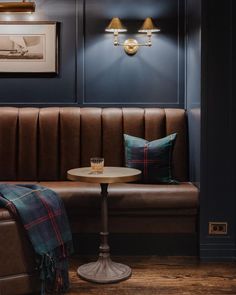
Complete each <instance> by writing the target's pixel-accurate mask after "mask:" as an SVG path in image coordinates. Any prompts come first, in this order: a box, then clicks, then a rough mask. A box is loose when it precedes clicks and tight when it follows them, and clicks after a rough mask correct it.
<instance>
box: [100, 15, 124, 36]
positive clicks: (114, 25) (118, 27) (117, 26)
mask: <svg viewBox="0 0 236 295" xmlns="http://www.w3.org/2000/svg"><path fill="white" fill-rule="evenodd" d="M105 31H106V32H109V33H114V32H118V33H122V32H127V29H126V28H125V27H124V26H123V24H122V22H121V20H120V19H119V18H118V17H113V19H112V20H111V22H110V24H109V25H108V27H107V28H106V29H105Z"/></svg>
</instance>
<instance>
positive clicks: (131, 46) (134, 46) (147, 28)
mask: <svg viewBox="0 0 236 295" xmlns="http://www.w3.org/2000/svg"><path fill="white" fill-rule="evenodd" d="M105 31H106V32H109V33H113V34H114V46H123V47H124V50H125V52H126V53H127V54H128V55H134V54H136V53H137V51H138V49H139V47H141V46H148V47H151V46H152V33H156V32H160V29H159V28H158V27H156V26H155V25H154V23H153V21H152V19H151V18H150V17H148V18H146V19H145V21H144V23H143V25H142V27H141V28H140V29H139V31H138V32H139V33H146V34H147V42H145V43H138V41H137V40H136V39H127V40H125V42H124V43H120V42H119V33H124V32H127V29H126V28H125V27H124V26H123V24H122V22H121V20H120V19H119V18H118V17H114V18H113V19H112V20H111V22H110V24H109V25H108V27H107V28H106V30H105Z"/></svg>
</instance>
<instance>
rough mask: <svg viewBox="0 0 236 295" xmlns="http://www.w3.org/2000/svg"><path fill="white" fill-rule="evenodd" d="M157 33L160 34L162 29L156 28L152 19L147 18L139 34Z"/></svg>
mask: <svg viewBox="0 0 236 295" xmlns="http://www.w3.org/2000/svg"><path fill="white" fill-rule="evenodd" d="M149 32H151V33H155V32H160V29H159V28H158V27H156V26H155V25H154V23H153V21H152V19H151V18H150V17H147V18H146V19H145V21H144V23H143V25H142V27H141V28H140V30H139V33H149Z"/></svg>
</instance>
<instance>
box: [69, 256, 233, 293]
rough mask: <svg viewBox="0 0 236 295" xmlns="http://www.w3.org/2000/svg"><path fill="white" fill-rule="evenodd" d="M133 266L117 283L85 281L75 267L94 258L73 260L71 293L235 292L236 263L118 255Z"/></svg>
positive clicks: (118, 259) (119, 259) (71, 266)
mask: <svg viewBox="0 0 236 295" xmlns="http://www.w3.org/2000/svg"><path fill="white" fill-rule="evenodd" d="M113 260H115V261H117V262H121V263H126V264H128V265H129V266H131V267H132V270H133V275H132V277H131V278H130V279H129V280H127V281H125V282H121V283H118V284H110V285H98V284H92V283H88V282H85V281H82V280H81V279H80V278H78V276H77V274H76V270H77V267H78V265H81V264H83V263H85V262H86V263H87V262H90V261H91V258H90V259H89V258H88V257H84V258H82V259H76V258H73V259H72V260H71V262H70V280H71V289H70V292H69V295H75V294H78V295H180V294H181V295H229V294H231V295H236V264H235V263H214V264H210V263H200V262H199V261H198V260H197V259H196V258H191V257H190V258H185V257H155V256H149V257H137V256H136V257H116V258H115V259H113Z"/></svg>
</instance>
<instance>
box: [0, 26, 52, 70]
mask: <svg viewBox="0 0 236 295" xmlns="http://www.w3.org/2000/svg"><path fill="white" fill-rule="evenodd" d="M0 73H54V74H55V73H58V25H57V23H56V22H0Z"/></svg>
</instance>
